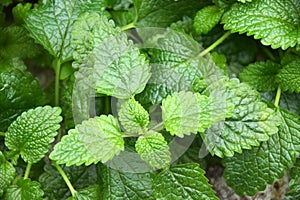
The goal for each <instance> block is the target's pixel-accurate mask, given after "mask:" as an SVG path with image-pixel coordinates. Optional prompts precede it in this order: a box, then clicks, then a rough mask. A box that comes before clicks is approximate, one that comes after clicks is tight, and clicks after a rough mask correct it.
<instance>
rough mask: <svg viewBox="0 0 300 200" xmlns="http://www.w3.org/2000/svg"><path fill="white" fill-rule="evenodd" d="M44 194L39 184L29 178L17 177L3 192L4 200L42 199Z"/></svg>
mask: <svg viewBox="0 0 300 200" xmlns="http://www.w3.org/2000/svg"><path fill="white" fill-rule="evenodd" d="M43 195H44V192H43V190H42V189H41V188H40V184H39V183H38V182H35V181H31V180H29V179H19V180H18V181H17V183H16V184H14V185H11V186H9V187H8V189H7V191H6V193H5V199H6V200H23V199H24V200H30V199H35V200H42V199H43V198H42V197H43Z"/></svg>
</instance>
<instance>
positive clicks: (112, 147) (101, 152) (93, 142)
mask: <svg viewBox="0 0 300 200" xmlns="http://www.w3.org/2000/svg"><path fill="white" fill-rule="evenodd" d="M76 129H77V130H78V132H79V136H80V140H81V141H82V142H83V143H84V145H85V146H86V148H87V149H88V151H89V153H91V154H92V155H94V157H95V158H96V159H98V160H100V161H101V162H103V163H105V162H107V161H108V160H110V159H112V158H113V157H114V156H115V155H118V154H119V153H120V152H121V151H123V150H124V140H123V138H122V132H121V130H120V127H119V124H118V122H117V120H116V119H115V118H114V117H113V116H112V115H108V116H106V115H101V116H100V117H94V118H90V119H89V120H87V121H83V122H82V124H81V125H77V126H76Z"/></svg>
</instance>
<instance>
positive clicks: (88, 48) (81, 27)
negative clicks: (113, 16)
mask: <svg viewBox="0 0 300 200" xmlns="http://www.w3.org/2000/svg"><path fill="white" fill-rule="evenodd" d="M119 33H120V30H119V29H117V28H114V23H113V22H112V21H108V20H107V18H106V17H105V16H103V15H99V14H97V13H85V14H84V15H82V16H80V17H79V19H78V20H76V21H75V23H74V28H73V30H72V33H71V36H72V41H71V46H72V47H73V48H74V52H73V58H74V60H75V61H74V62H73V64H72V66H73V67H74V68H79V67H80V65H82V64H84V62H86V59H87V56H88V55H89V54H90V53H91V52H92V51H93V49H94V48H95V47H96V46H97V45H99V44H101V43H102V42H103V41H104V40H105V39H107V38H109V37H110V36H112V35H117V34H119Z"/></svg>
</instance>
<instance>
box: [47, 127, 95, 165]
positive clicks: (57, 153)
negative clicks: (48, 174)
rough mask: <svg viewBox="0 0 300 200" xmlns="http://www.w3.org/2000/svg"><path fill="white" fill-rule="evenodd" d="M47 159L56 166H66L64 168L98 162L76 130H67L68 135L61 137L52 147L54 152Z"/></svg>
mask: <svg viewBox="0 0 300 200" xmlns="http://www.w3.org/2000/svg"><path fill="white" fill-rule="evenodd" d="M49 157H50V159H52V160H55V161H56V162H57V163H58V164H66V166H70V165H81V164H83V163H84V164H85V165H90V164H92V163H97V162H98V161H99V159H96V158H95V157H94V155H93V154H92V153H90V152H89V151H88V149H87V148H86V146H85V145H84V143H83V142H82V141H81V140H80V134H79V132H78V130H77V129H71V130H69V132H68V135H65V136H63V137H62V139H61V141H60V142H59V143H57V144H56V145H55V146H54V150H53V151H52V152H51V154H50V156H49Z"/></svg>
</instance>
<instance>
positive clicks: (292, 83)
mask: <svg viewBox="0 0 300 200" xmlns="http://www.w3.org/2000/svg"><path fill="white" fill-rule="evenodd" d="M299 65H300V59H299V58H298V59H296V60H294V61H292V62H290V63H288V64H287V65H285V66H283V68H282V69H281V70H280V71H279V74H278V76H277V78H278V79H277V80H278V82H279V84H280V87H281V88H282V90H283V91H289V92H297V93H299V92H300V71H299Z"/></svg>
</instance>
